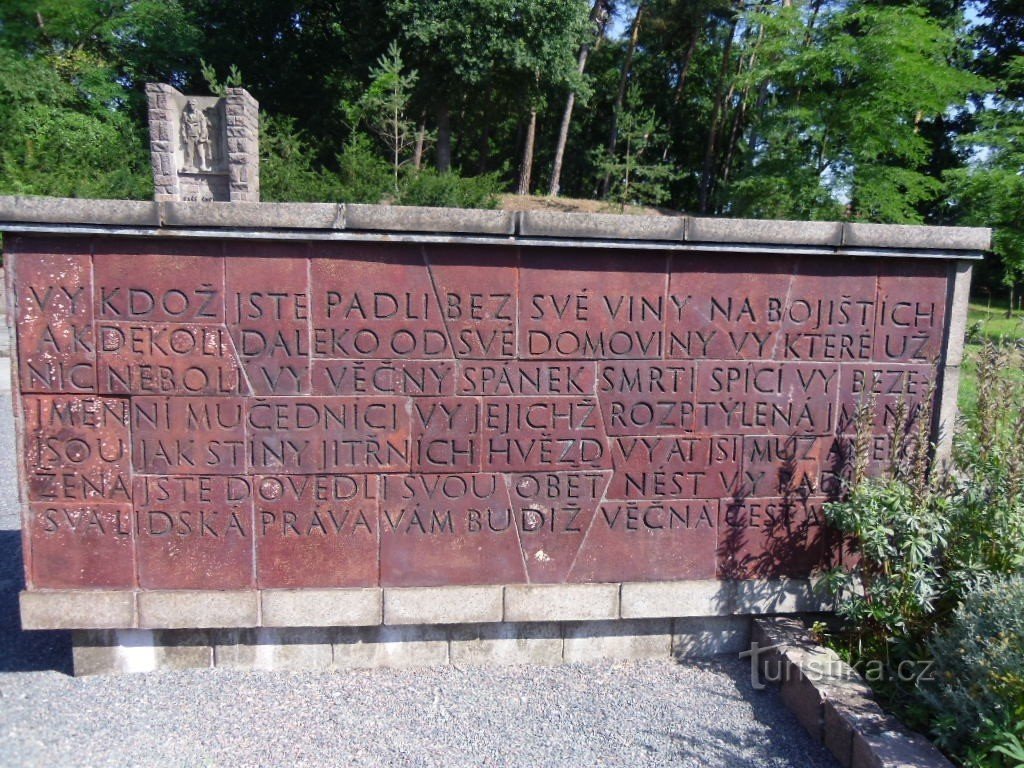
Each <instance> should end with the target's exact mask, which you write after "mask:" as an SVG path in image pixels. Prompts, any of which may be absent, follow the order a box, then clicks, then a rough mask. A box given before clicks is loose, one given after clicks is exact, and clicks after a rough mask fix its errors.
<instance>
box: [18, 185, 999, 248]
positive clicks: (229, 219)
mask: <svg viewBox="0 0 1024 768" xmlns="http://www.w3.org/2000/svg"><path fill="white" fill-rule="evenodd" d="M17 223H20V224H40V225H45V224H53V225H62V224H64V225H68V224H71V225H97V226H105V227H143V228H149V229H152V228H157V229H163V228H166V229H167V230H168V232H173V231H174V229H176V228H177V229H187V228H192V229H202V228H214V229H217V228H225V227H234V228H239V229H250V230H268V231H273V230H282V231H284V230H298V231H302V230H304V231H307V232H315V231H327V232H341V231H348V232H390V233H402V232H419V233H439V234H453V235H478V236H484V235H486V236H491V237H496V236H497V237H504V238H509V239H510V240H513V241H514V239H515V238H516V237H525V238H551V239H552V240H595V241H627V242H642V241H650V242H659V243H679V244H682V243H707V244H715V243H721V244H735V245H737V246H740V245H743V246H758V245H763V246H780V245H790V246H794V245H795V246H816V247H819V248H828V249H830V250H832V251H835V252H836V253H840V254H842V253H843V252H844V250H851V249H852V250H854V251H857V253H869V252H870V251H871V249H891V250H898V251H908V252H913V251H936V252H942V251H966V252H973V253H975V254H977V253H979V252H982V251H987V250H989V248H990V247H991V239H992V232H991V230H990V229H987V228H982V227H924V226H903V225H890V224H854V223H844V222H803V221H776V220H760V219H710V218H694V217H687V216H630V215H625V214H602V213H563V212H560V211H516V212H512V211H496V210H475V209H462V208H426V207H416V206H388V205H361V204H352V203H183V202H161V203H154V202H144V201H137V200H85V199H78V198H56V197H31V196H0V229H3V228H4V226H5V225H10V224H17ZM962 258H969V257H967V256H965V257H962Z"/></svg>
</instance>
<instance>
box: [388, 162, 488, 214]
mask: <svg viewBox="0 0 1024 768" xmlns="http://www.w3.org/2000/svg"><path fill="white" fill-rule="evenodd" d="M502 188H503V184H502V182H501V180H500V179H499V178H498V174H497V173H488V174H484V175H482V176H467V177H463V176H459V175H458V174H455V173H450V172H449V173H439V172H438V171H435V170H433V169H430V168H426V169H423V170H420V171H416V172H414V173H410V174H408V175H407V176H406V177H405V178H404V179H403V181H402V184H401V190H400V192H399V195H398V200H397V202H398V203H400V204H401V205H432V206H439V207H442V208H497V207H498V194H499V193H500V192H501V190H502Z"/></svg>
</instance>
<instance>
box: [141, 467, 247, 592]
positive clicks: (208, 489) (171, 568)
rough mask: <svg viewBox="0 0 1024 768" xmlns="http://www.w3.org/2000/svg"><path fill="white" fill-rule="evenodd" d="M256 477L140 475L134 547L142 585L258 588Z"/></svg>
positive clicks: (150, 587) (162, 587)
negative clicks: (255, 574) (254, 510)
mask: <svg viewBox="0 0 1024 768" xmlns="http://www.w3.org/2000/svg"><path fill="white" fill-rule="evenodd" d="M252 495H253V491H252V480H251V479H250V478H247V477H242V476H238V475H234V476H225V475H180V476H161V477H151V476H150V477H137V478H135V524H136V531H135V550H136V559H137V561H138V570H139V586H140V587H142V588H143V589H244V588H248V587H252V586H253V541H254V538H253V534H254V530H253V514H252Z"/></svg>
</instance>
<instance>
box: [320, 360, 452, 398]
mask: <svg viewBox="0 0 1024 768" xmlns="http://www.w3.org/2000/svg"><path fill="white" fill-rule="evenodd" d="M455 376H456V369H455V362H454V361H444V360H314V361H313V363H312V393H313V394H314V395H386V396H391V395H404V396H406V397H449V396H451V395H454V394H455ZM460 394H470V393H460Z"/></svg>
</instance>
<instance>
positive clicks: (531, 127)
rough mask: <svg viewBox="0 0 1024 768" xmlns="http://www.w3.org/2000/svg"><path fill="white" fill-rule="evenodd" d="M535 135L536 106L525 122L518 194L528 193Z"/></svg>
mask: <svg viewBox="0 0 1024 768" xmlns="http://www.w3.org/2000/svg"><path fill="white" fill-rule="evenodd" d="M536 137H537V108H536V107H534V108H532V109H531V110H530V120H529V122H528V123H527V124H526V141H525V142H523V160H522V163H521V164H520V166H519V189H518V190H517V193H518V194H520V195H528V194H530V176H531V175H532V173H533V143H534V141H535V139H536Z"/></svg>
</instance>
